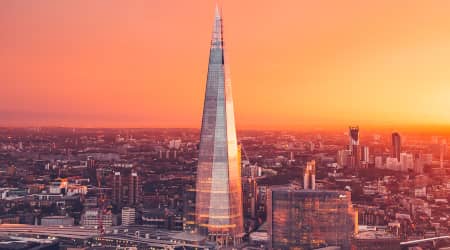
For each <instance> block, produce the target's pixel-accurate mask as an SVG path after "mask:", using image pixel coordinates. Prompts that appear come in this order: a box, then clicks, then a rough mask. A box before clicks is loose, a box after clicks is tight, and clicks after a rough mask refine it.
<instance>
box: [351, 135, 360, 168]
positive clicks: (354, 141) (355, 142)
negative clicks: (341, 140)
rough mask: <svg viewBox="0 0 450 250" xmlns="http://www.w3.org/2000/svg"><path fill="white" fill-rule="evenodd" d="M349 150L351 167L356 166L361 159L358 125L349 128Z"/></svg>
mask: <svg viewBox="0 0 450 250" xmlns="http://www.w3.org/2000/svg"><path fill="white" fill-rule="evenodd" d="M349 136H350V150H351V151H352V162H351V165H352V168H358V167H359V163H360V161H361V152H360V151H361V150H360V147H359V127H350V128H349Z"/></svg>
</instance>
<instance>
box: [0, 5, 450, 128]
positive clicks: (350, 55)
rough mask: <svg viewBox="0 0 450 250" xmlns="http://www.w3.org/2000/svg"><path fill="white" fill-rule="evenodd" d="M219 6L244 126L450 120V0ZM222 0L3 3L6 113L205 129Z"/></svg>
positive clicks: (1, 86)
mask: <svg viewBox="0 0 450 250" xmlns="http://www.w3.org/2000/svg"><path fill="white" fill-rule="evenodd" d="M221 5H222V7H223V16H224V25H225V28H224V29H225V34H224V35H225V42H226V49H227V54H228V58H229V62H228V63H229V66H230V70H231V79H232V85H233V95H234V96H233V97H234V103H235V112H236V123H237V127H238V128H291V129H292V128H294V129H295V128H301V127H314V126H318V127H334V126H343V127H345V126H347V125H350V124H358V125H360V126H385V127H392V128H396V127H402V126H411V125H425V126H431V125H441V126H448V127H449V128H450V97H449V96H450V14H449V13H450V1H448V0H442V1H439V0H433V1H424V0H398V1H392V0H376V1H361V0H343V1H325V0H323V1H322V0H283V1H274V0H273V1H265V0H258V1H253V0H244V1H243V0H235V1H232V0H225V1H222V4H221ZM214 6H215V2H214V1H212V0H208V1H207V0H189V1H187V0H160V1H156V0H145V1H113V0H102V1H100V0H72V1H69V0H68V1H60V0H51V1H50V0H40V1H14V0H4V1H0V56H1V60H0V124H1V125H15V126H30V125H64V126H84V127H89V126H108V127H195V128H197V127H200V123H201V113H202V106H203V98H204V90H205V82H206V72H207V63H208V54H209V43H210V37H211V31H212V25H213V19H214V17H213V16H214Z"/></svg>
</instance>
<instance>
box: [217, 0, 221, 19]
mask: <svg viewBox="0 0 450 250" xmlns="http://www.w3.org/2000/svg"><path fill="white" fill-rule="evenodd" d="M220 12H221V11H220V10H219V4H218V3H216V19H220Z"/></svg>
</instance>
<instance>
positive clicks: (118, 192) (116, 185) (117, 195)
mask: <svg viewBox="0 0 450 250" xmlns="http://www.w3.org/2000/svg"><path fill="white" fill-rule="evenodd" d="M112 203H113V204H115V205H117V206H119V207H121V206H122V176H121V175H120V172H119V171H117V172H114V175H113V183H112Z"/></svg>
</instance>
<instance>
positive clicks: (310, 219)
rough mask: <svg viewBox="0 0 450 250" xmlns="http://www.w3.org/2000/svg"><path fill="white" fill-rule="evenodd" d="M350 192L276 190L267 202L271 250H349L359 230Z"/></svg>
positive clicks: (283, 188)
mask: <svg viewBox="0 0 450 250" xmlns="http://www.w3.org/2000/svg"><path fill="white" fill-rule="evenodd" d="M350 196H351V194H350V192H345V191H328V190H326V191H325V190H324V191H321V190H320V191H319V190H312V189H296V188H293V187H288V186H283V187H273V188H271V189H270V191H269V194H268V200H267V208H268V211H267V216H268V218H267V222H268V224H269V230H268V232H269V248H270V249H315V248H320V247H325V246H337V247H341V249H349V248H350V245H351V238H352V235H353V233H354V228H355V225H354V224H355V214H354V211H353V207H352V203H351V197H350Z"/></svg>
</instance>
